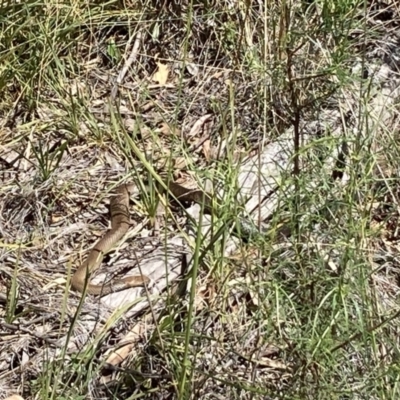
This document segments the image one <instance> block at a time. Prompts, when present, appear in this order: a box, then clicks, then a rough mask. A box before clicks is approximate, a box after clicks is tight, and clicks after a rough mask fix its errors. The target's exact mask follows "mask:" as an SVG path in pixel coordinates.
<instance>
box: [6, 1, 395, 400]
mask: <svg viewBox="0 0 400 400" xmlns="http://www.w3.org/2000/svg"><path fill="white" fill-rule="evenodd" d="M178 3H179V4H177V5H175V6H174V5H173V4H170V2H164V3H163V2H158V1H153V2H149V1H141V2H133V3H128V2H122V1H121V2H118V1H109V2H106V3H104V2H101V3H99V4H95V3H93V4H89V3H88V2H83V1H79V0H78V1H75V2H66V3H62V2H55V1H53V0H43V1H42V2H38V1H31V0H28V1H25V2H23V3H15V4H14V3H10V4H6V3H4V2H3V3H2V5H1V8H2V12H1V13H0V14H1V15H2V16H3V17H2V22H1V25H0V35H1V41H0V54H1V60H2V61H1V64H0V77H1V79H0V90H1V94H2V96H1V100H0V124H1V125H0V126H1V131H0V138H1V140H0V168H1V169H0V172H1V175H0V176H1V178H2V186H1V188H0V210H1V217H0V235H1V236H0V262H1V264H0V306H1V307H0V317H1V319H0V332H1V335H2V342H1V347H0V349H1V352H0V397H1V398H3V396H4V397H5V396H6V395H10V394H11V393H19V394H21V395H23V396H24V397H25V399H80V398H82V399H83V398H99V397H102V398H109V399H117V398H127V399H128V398H129V399H134V398H148V399H153V398H154V399H164V398H165V399H167V398H177V399H189V398H193V399H195V398H196V399H197V398H200V399H250V398H252V399H278V398H288V399H306V398H313V399H318V398H321V399H326V398H331V399H363V398H368V399H386V398H397V395H398V394H399V388H398V386H399V368H398V362H397V360H398V354H399V347H398V345H399V343H398V334H399V327H398V318H397V316H398V313H399V311H398V306H397V293H398V291H399V285H398V276H399V275H398V262H397V258H398V256H397V253H398V250H397V243H398V239H397V225H398V195H397V193H398V190H397V184H398V183H397V181H398V172H397V171H398V162H397V160H398V159H399V157H398V153H399V149H400V147H399V146H398V135H397V122H398V121H397V119H398V118H397V116H396V113H393V115H394V116H393V118H392V119H391V120H390V123H387V121H386V122H385V124H383V123H381V122H380V121H381V119H380V116H375V115H368V114H366V113H365V110H366V109H367V107H366V105H367V104H368V103H370V102H371V101H372V100H373V99H374V96H375V97H376V96H377V92H378V89H377V86H376V85H375V84H374V79H375V77H374V76H372V75H371V74H370V75H369V76H368V77H367V76H366V74H365V73H364V72H365V71H367V70H368V71H371V70H372V67H371V66H372V65H375V64H377V63H384V64H385V66H386V67H387V69H388V70H390V73H391V74H392V77H393V78H392V81H393V82H398V78H397V68H398V62H397V58H396V57H397V54H396V53H395V52H396V49H397V47H396V46H398V44H399V43H398V38H397V36H396V34H395V29H396V27H397V28H398V25H399V22H400V17H399V10H398V6H397V5H396V2H393V4H387V5H383V4H382V3H378V2H375V1H371V2H365V4H364V3H363V2H360V3H359V4H350V3H352V2H350V1H346V0H342V1H341V2H338V1H323V2H319V3H316V2H291V3H287V2H272V3H273V4H270V3H271V2H267V3H265V4H263V3H260V2H256V1H250V2H240V1H238V2H231V1H218V2H217V1H215V2H208V3H207V2H203V3H186V2H178ZM396 7H397V8H396ZM139 32H140V37H139V39H140V40H137V39H138V34H139ZM136 40H137V41H136ZM136 45H138V47H136V48H135V46H136ZM133 49H135V50H133ZM132 51H134V53H133V54H132ZM130 55H132V56H133V62H132V64H131V65H130V67H129V68H128V69H127V72H126V75H125V76H124V78H123V79H122V82H121V83H120V85H119V86H118V88H119V90H118V93H117V95H116V98H115V99H113V98H112V95H111V93H112V90H113V88H114V87H115V80H116V79H117V77H118V76H119V74H120V73H121V71H122V70H123V67H124V65H125V63H126V60H127V59H128V58H129V56H130ZM360 60H361V62H360ZM166 67H167V68H168V69H169V73H168V76H167V78H168V79H167V81H166V82H164V79H165V78H166V73H165V68H166ZM354 87H357V88H359V97H358V98H356V99H354V98H351V97H350V96H348V93H349V91H350V89H349V88H353V89H354ZM353 92H354V91H353ZM326 110H332V111H334V112H336V113H337V115H339V118H338V120H339V121H340V125H341V128H342V130H343V132H344V134H343V136H341V137H340V138H339V139H334V140H333V139H332V137H331V136H330V132H327V131H325V127H326V125H325V122H326V121H323V120H321V119H320V116H321V115H326V114H323V113H324V112H325V111H326ZM349 110H350V111H349ZM363 110H364V112H363ZM205 115H210V119H209V120H208V121H207V122H206V123H205V125H202V129H201V130H199V131H196V132H194V133H193V131H192V129H193V127H195V126H196V122H198V121H199V120H201V118H202V117H204V116H205ZM311 125H312V126H313V127H314V128H315V127H317V128H315V130H314V132H316V133H317V134H318V135H319V136H318V137H317V140H316V141H315V142H313V144H312V145H313V146H315V152H316V153H318V157H320V159H321V169H318V170H313V171H312V172H310V173H306V172H305V171H306V170H307V169H306V168H305V167H304V166H305V165H307V163H308V162H310V164H311V163H314V164H313V165H315V159H314V160H307V159H302V160H301V163H298V159H297V158H296V157H294V160H293V166H294V172H295V173H294V175H293V176H291V177H287V178H285V179H283V180H282V182H281V187H282V200H281V204H280V207H279V209H278V210H277V212H276V213H275V215H274V217H273V218H272V222H271V221H270V223H271V224H272V226H274V227H275V228H276V230H278V228H279V227H280V226H281V225H282V224H285V226H286V228H287V229H288V230H289V231H290V233H291V235H290V236H289V237H288V238H286V239H285V241H284V242H283V244H284V246H283V249H282V247H281V248H277V246H276V245H277V244H282V238H281V237H280V236H278V235H276V236H273V235H272V236H269V237H265V238H264V239H263V240H260V238H257V240H254V241H250V242H249V243H243V244H242V246H241V247H240V248H239V249H238V251H237V253H236V254H234V255H233V256H231V257H229V258H228V257H226V256H225V255H224V253H223V244H222V241H223V239H224V238H226V236H227V235H228V232H229V228H230V227H229V224H228V223H226V224H224V223H221V225H220V226H222V227H223V228H221V230H220V232H222V234H221V236H220V240H218V241H216V243H215V244H214V246H211V247H210V248H208V251H207V252H206V254H205V255H204V254H203V253H202V250H204V243H203V242H201V241H198V243H197V244H196V246H195V254H196V255H197V256H198V262H197V263H195V269H194V272H193V273H194V274H195V276H196V279H195V280H192V281H191V282H189V283H188V287H187V291H185V292H184V293H183V294H182V293H181V294H180V296H178V295H172V294H170V292H169V291H167V293H166V295H165V296H164V297H163V302H162V303H158V304H157V305H155V304H153V307H155V308H152V309H151V310H150V309H147V310H145V311H144V312H143V313H142V314H141V315H138V317H137V319H136V320H135V321H132V320H131V319H126V318H124V314H123V312H120V311H118V310H117V311H115V310H113V311H109V310H104V309H103V308H102V307H103V306H101V305H100V303H99V301H98V299H96V298H92V297H87V298H86V299H85V300H84V301H81V298H80V296H79V295H77V294H76V293H73V292H72V291H71V292H69V291H68V289H67V288H68V282H67V276H68V270H69V269H73V268H75V265H76V263H77V262H79V257H81V256H82V254H83V252H84V251H85V250H86V249H88V248H90V246H91V245H92V244H93V242H94V238H93V236H96V237H97V236H100V235H102V234H103V232H104V230H105V229H106V227H107V225H108V214H107V208H106V206H105V204H106V198H107V193H108V191H109V190H110V189H111V188H112V187H113V186H114V185H115V184H117V183H118V182H119V181H121V179H123V178H125V177H129V178H130V179H134V180H135V181H136V182H137V183H138V184H143V185H144V184H145V182H146V181H148V180H150V182H151V180H152V179H153V178H154V176H152V174H153V172H152V171H149V168H148V166H149V165H150V166H152V167H153V168H154V169H155V170H156V172H157V173H161V172H162V171H165V170H167V171H169V173H170V174H177V173H178V172H179V173H180V174H183V175H189V174H191V175H192V176H195V177H196V179H197V180H199V181H204V180H205V179H206V178H211V179H212V180H213V181H215V182H219V184H223V185H225V186H229V185H232V187H233V186H234V184H235V176H236V175H235V174H236V173H237V169H238V164H239V163H240V162H239V161H238V160H240V159H241V158H243V157H244V156H245V155H255V154H257V152H259V151H261V148H262V147H263V146H264V145H265V144H266V143H268V142H273V141H274V140H276V138H278V137H279V136H280V135H282V134H283V133H284V132H285V131H286V130H287V129H288V128H293V132H294V140H296V138H297V139H300V138H301V137H302V134H303V133H304V132H305V131H306V129H307V128H309V126H311ZM314 128H313V129H314ZM316 136H317V135H316ZM132 142H133V143H134V146H133V145H132ZM344 142H347V143H348V144H349V147H350V148H351V152H350V154H349V156H348V157H347V158H346V160H345V162H344V163H342V164H341V163H340V162H338V163H337V166H338V169H337V170H336V172H335V173H336V174H337V176H338V177H341V176H342V169H344V170H346V174H347V181H346V184H344V185H343V186H341V189H340V190H339V191H338V190H337V188H334V187H333V185H332V181H331V180H330V178H331V175H328V174H326V173H325V172H324V169H323V168H322V164H323V161H322V160H323V159H325V158H326V157H328V156H329V155H330V154H332V152H333V151H334V150H335V149H337V148H341V146H342V145H343V143H344ZM223 145H224V146H225V147H224V148H223V151H219V152H218V149H220V148H221V147H222V146H223ZM297 147H298V150H299V153H300V155H304V154H305V151H304V150H303V149H301V141H299V142H298V143H297ZM214 153H216V154H218V157H217V160H215V159H214V158H213V157H211V155H212V154H214ZM143 158H144V159H145V160H147V162H143ZM304 158H305V157H304ZM300 166H302V168H300ZM310 182H311V183H312V182H318V184H316V185H315V186H313V189H312V190H310V187H311V186H310ZM293 183H294V185H295V186H296V192H295V194H294V195H290V196H289V195H286V193H287V192H285V190H286V189H287V187H289V186H292V185H293ZM233 193H234V190H232V195H231V197H228V196H227V198H225V199H224V200H223V204H222V206H221V207H223V208H224V209H226V210H227V214H229V213H231V214H232V213H235V212H236V211H232V207H233V205H235V204H234V203H236V200H235V199H234V197H233ZM157 200H158V196H157V194H156V193H153V192H151V193H149V194H145V193H143V195H142V197H141V198H140V200H139V201H138V202H137V203H136V205H135V207H134V208H133V210H134V211H133V214H134V215H133V217H134V218H135V220H138V221H144V220H145V221H147V220H146V218H148V221H149V222H148V223H147V224H145V230H147V231H146V232H148V233H147V234H144V236H151V235H152V233H153V231H154V224H153V222H154V218H155V213H156V208H157ZM321 204H323V206H322V207H321V208H319V206H320V205H321ZM317 205H318V207H317ZM317 209H318V211H315V210H317ZM173 214H174V217H175V218H174V219H170V220H168V223H167V225H166V226H165V227H162V228H163V232H164V231H165V232H166V233H165V237H169V236H171V235H172V234H173V233H174V232H175V231H176V230H177V229H178V228H177V226H178V225H179V223H181V221H182V218H183V217H182V213H181V211H180V210H176V209H174V210H173ZM275 220H276V222H275ZM283 220H284V221H283ZM274 224H275V225H276V226H275V225H274ZM316 231H317V234H318V235H319V236H318V240H317V239H316V236H315V233H316ZM162 237H164V236H162ZM289 245H290V249H291V250H290V251H289V250H287V249H288V246H289ZM148 246H150V247H151V246H154V247H155V246H157V240H154V241H152V242H151V244H150V245H149V242H148V241H147V242H145V244H143V243H142V241H141V240H139V239H136V240H131V241H130V245H129V246H127V247H125V248H123V249H122V250H121V252H122V254H123V255H122V256H121V257H122V266H126V265H130V264H131V263H132V262H135V261H136V258H137V256H138V254H139V255H140V254H144V253H146V252H148V251H149V247H148ZM326 249H329V254H330V255H331V257H332V258H331V259H329V260H327V259H326V254H327V252H326ZM161 310H162V312H161ZM159 313H161V314H159ZM99 315H101V318H100V320H98V318H99ZM154 315H158V317H157V320H156V321H155V320H154V319H153V316H154ZM139 320H140V321H143V329H141V331H140V339H139V340H136V341H135V346H134V348H135V351H134V352H132V354H131V356H130V357H128V358H127V359H126V360H125V361H124V363H123V364H121V365H118V366H117V367H114V368H112V369H111V370H110V369H108V370H107V369H105V368H104V365H103V364H102V363H103V362H104V359H105V354H107V351H109V350H110V349H113V348H114V347H115V346H118V345H119V343H120V341H121V339H122V338H123V337H124V336H125V334H126V333H127V332H129V331H130V330H131V328H132V326H134V325H135V324H136V323H137V321H139ZM88 326H91V327H92V328H93V329H92V330H89V329H88ZM65 340H66V341H65ZM70 341H73V342H74V343H73V346H72V347H71V346H70V344H71V343H70Z"/></svg>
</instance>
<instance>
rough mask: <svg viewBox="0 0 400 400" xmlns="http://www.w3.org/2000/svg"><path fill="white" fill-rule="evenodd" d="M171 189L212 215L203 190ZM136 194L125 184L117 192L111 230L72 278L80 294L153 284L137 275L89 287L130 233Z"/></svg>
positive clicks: (177, 186) (99, 292) (112, 206)
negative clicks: (131, 204) (106, 258)
mask: <svg viewBox="0 0 400 400" xmlns="http://www.w3.org/2000/svg"><path fill="white" fill-rule="evenodd" d="M168 189H169V192H170V193H172V194H173V195H174V196H175V197H176V198H177V199H178V200H181V201H194V202H196V203H199V204H203V203H204V212H206V213H210V212H211V198H210V197H209V195H207V194H205V193H204V192H203V191H202V190H190V189H187V188H185V187H183V186H181V185H179V184H177V183H173V182H170V183H168ZM135 191H136V186H135V185H133V184H123V185H120V186H118V187H117V188H116V190H115V194H114V195H113V196H112V199H111V201H110V214H111V229H110V230H109V231H108V232H107V233H106V234H105V235H104V236H103V237H102V238H101V239H100V240H99V241H98V242H97V243H96V244H95V245H94V247H93V248H92V250H91V251H90V253H89V255H88V257H87V258H86V260H85V261H84V262H83V263H82V264H81V266H80V267H79V268H78V269H77V270H76V272H75V273H74V275H73V276H72V278H71V285H72V287H73V288H74V289H75V290H77V291H78V292H81V293H82V292H84V291H85V289H86V290H87V292H88V293H89V294H93V295H101V296H105V295H107V294H109V293H112V292H117V291H120V290H125V289H128V288H131V287H137V286H144V285H146V284H147V283H149V282H150V279H149V278H148V277H147V276H143V275H136V276H130V277H127V278H123V279H120V280H113V281H111V282H108V283H105V284H101V285H96V284H93V283H90V276H91V274H92V273H93V272H94V271H95V270H97V269H98V268H99V266H100V264H101V263H102V261H103V258H104V255H105V254H106V253H108V252H109V251H110V250H111V248H112V247H113V246H114V244H115V243H117V242H118V241H119V240H120V239H121V238H122V237H123V236H124V235H125V233H126V232H127V231H128V229H129V226H130V216H129V198H130V196H131V195H132V194H133V193H134V192H135Z"/></svg>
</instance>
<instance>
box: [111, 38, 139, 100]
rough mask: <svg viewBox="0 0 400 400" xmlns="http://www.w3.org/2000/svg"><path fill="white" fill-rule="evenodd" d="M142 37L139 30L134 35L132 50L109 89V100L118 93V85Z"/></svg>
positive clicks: (135, 54) (136, 51)
mask: <svg viewBox="0 0 400 400" xmlns="http://www.w3.org/2000/svg"><path fill="white" fill-rule="evenodd" d="M141 39H142V31H139V32H138V33H137V35H136V39H135V43H134V44H133V48H132V52H131V55H130V56H129V58H128V59H127V60H126V62H125V64H124V66H123V68H122V69H121V71H120V73H119V74H118V77H117V79H116V81H115V83H114V87H113V88H112V91H111V97H110V98H111V101H113V100H115V97H116V96H117V93H118V87H119V85H120V84H121V83H122V81H123V80H124V78H125V75H126V73H127V72H128V69H129V67H130V66H131V65H132V63H133V61H134V60H135V59H136V56H137V53H138V51H139V46H140V41H141Z"/></svg>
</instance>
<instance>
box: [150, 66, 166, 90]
mask: <svg viewBox="0 0 400 400" xmlns="http://www.w3.org/2000/svg"><path fill="white" fill-rule="evenodd" d="M157 66H158V70H157V72H156V73H155V74H154V75H153V81H154V82H158V83H159V84H160V85H165V84H166V83H167V80H168V74H169V66H168V65H166V64H161V63H157Z"/></svg>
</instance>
